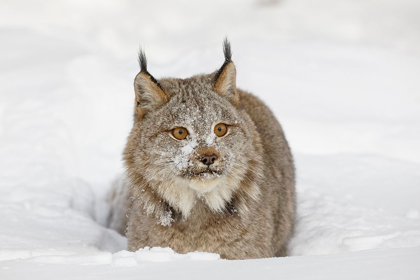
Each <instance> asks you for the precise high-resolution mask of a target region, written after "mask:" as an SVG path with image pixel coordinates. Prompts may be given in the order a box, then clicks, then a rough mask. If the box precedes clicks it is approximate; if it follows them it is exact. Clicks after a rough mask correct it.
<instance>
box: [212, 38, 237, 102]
mask: <svg viewBox="0 0 420 280" xmlns="http://www.w3.org/2000/svg"><path fill="white" fill-rule="evenodd" d="M223 52H224V54H225V62H224V63H223V65H222V67H221V68H220V69H219V71H217V72H216V76H215V84H214V90H215V91H216V92H217V93H218V94H219V95H221V96H223V97H225V98H227V99H228V100H229V101H230V102H231V103H232V104H233V105H235V106H236V105H238V102H239V94H238V91H237V89H236V68H235V64H233V61H232V51H231V49H230V43H229V41H228V40H227V39H225V41H224V43H223Z"/></svg>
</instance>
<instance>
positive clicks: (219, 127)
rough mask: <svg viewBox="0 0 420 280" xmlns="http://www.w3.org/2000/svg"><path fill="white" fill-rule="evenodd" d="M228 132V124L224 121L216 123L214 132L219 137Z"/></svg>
mask: <svg viewBox="0 0 420 280" xmlns="http://www.w3.org/2000/svg"><path fill="white" fill-rule="evenodd" d="M226 133H227V125H225V124H224V123H219V124H216V126H215V127H214V134H216V135H217V136H218V137H222V136H224V135H226Z"/></svg>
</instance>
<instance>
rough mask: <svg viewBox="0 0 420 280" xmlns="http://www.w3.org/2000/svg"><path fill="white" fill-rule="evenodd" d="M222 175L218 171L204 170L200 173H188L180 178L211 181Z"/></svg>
mask: <svg viewBox="0 0 420 280" xmlns="http://www.w3.org/2000/svg"><path fill="white" fill-rule="evenodd" d="M223 174H224V173H223V172H222V171H220V170H214V169H210V168H207V169H204V170H200V171H188V172H185V173H184V174H182V177H184V178H186V179H201V180H211V179H215V178H217V177H220V176H222V175H223Z"/></svg>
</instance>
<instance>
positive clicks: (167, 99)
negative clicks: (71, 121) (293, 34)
mask: <svg viewBox="0 0 420 280" xmlns="http://www.w3.org/2000/svg"><path fill="white" fill-rule="evenodd" d="M223 50H224V56H225V60H224V63H223V65H222V67H221V68H220V69H219V70H217V71H215V72H213V73H210V74H201V75H196V76H192V77H190V78H187V79H177V78H162V79H159V80H157V79H155V78H154V77H153V76H152V75H151V74H150V73H149V71H148V69H147V61H146V56H145V54H144V52H142V51H141V52H140V54H139V62H140V67H141V71H140V73H138V74H137V76H136V77H135V79H134V91H135V102H134V125H133V128H132V130H131V133H130V136H129V137H128V140H127V144H126V147H125V150H124V163H125V167H126V170H127V171H126V178H125V179H124V180H122V181H121V182H120V183H118V184H117V185H118V187H116V188H114V190H113V192H112V194H110V201H111V204H112V209H111V214H110V216H109V224H110V227H113V228H115V229H117V230H118V231H119V232H121V233H123V234H126V235H127V238H128V247H129V248H128V249H129V250H132V251H135V250H137V249H140V248H143V247H145V246H150V247H156V246H158V247H171V248H172V249H173V250H174V251H176V252H178V253H187V252H193V251H202V252H213V253H218V254H220V256H221V257H222V258H226V259H249V258H267V257H280V256H285V255H286V254H287V244H288V241H289V239H290V237H291V235H292V231H293V220H294V216H295V169H294V164H293V158H292V155H291V152H290V149H289V146H288V144H287V141H286V138H285V136H284V133H283V130H282V128H281V126H280V124H279V123H278V121H277V120H276V118H275V117H274V115H273V113H272V112H271V111H270V110H269V109H268V107H267V106H266V105H265V104H264V103H263V102H262V101H261V100H259V99H258V98H257V97H255V96H253V95H252V94H250V93H247V92H245V91H243V90H240V89H238V88H237V87H236V69H235V65H234V64H233V61H232V52H231V47H230V43H229V42H228V41H227V40H225V42H224V46H223ZM273 106H275V105H274V104H273Z"/></svg>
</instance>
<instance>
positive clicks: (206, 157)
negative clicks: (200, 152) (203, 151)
mask: <svg viewBox="0 0 420 280" xmlns="http://www.w3.org/2000/svg"><path fill="white" fill-rule="evenodd" d="M216 159H217V156H216V155H215V154H210V155H204V156H202V157H201V159H200V160H201V162H202V163H204V164H205V165H208V166H210V165H212V164H213V163H214V162H215V161H216Z"/></svg>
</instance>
